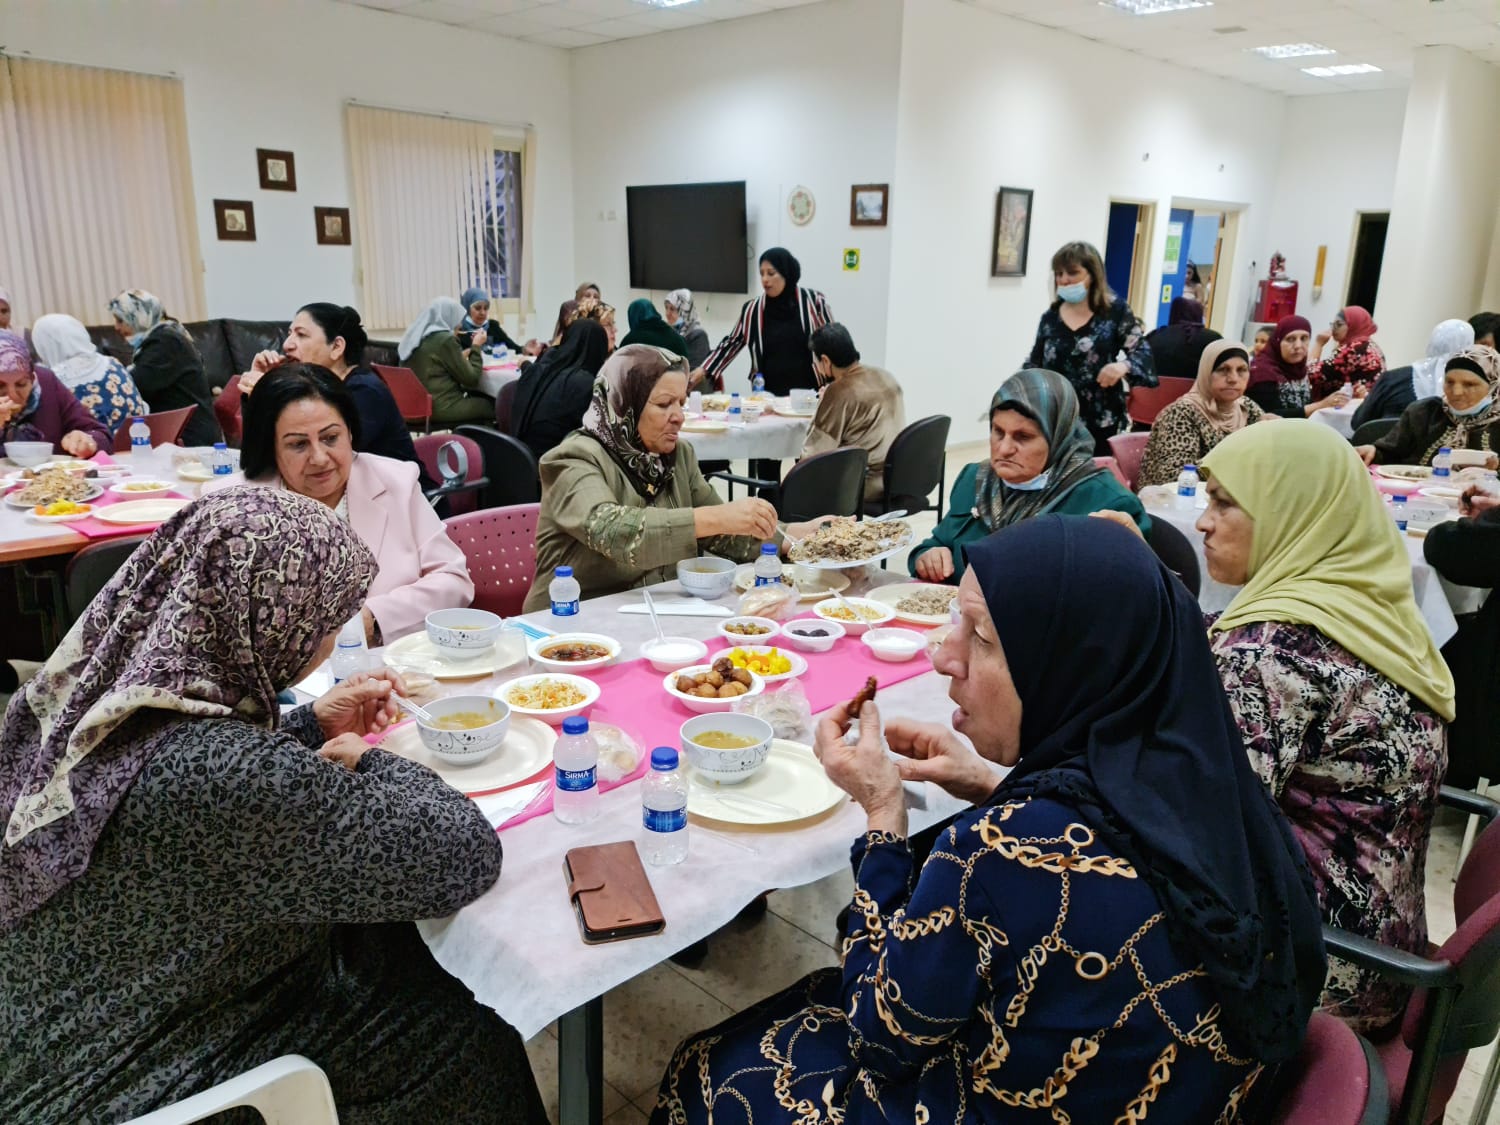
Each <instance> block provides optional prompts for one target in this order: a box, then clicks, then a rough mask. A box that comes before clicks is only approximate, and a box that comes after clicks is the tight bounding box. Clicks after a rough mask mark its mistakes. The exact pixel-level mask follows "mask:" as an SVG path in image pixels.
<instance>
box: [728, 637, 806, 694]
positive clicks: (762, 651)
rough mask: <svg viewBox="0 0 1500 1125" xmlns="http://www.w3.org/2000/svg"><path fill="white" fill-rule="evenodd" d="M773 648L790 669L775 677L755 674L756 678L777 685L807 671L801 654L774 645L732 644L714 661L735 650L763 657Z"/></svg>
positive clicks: (782, 646) (762, 673) (761, 673)
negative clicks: (782, 657) (784, 658)
mask: <svg viewBox="0 0 1500 1125" xmlns="http://www.w3.org/2000/svg"><path fill="white" fill-rule="evenodd" d="M773 648H774V649H775V650H776V651H777V653H778V654H779V655H781V656H784V657H786V659H787V663H789V664H790V665H791V668H790V669H788V670H787V671H785V672H778V673H776V674H775V675H772V676H768V675H767V674H766V673H764V672H756V673H755V674H756V675H757V676H759V677H760V678H761V679H762V680H764V681H765V682H766V683H768V684H779V683H781V682H782V681H783V680H795V679H796V678H797V677H798V676H801V675H803V674H804V673H805V672H806V671H807V661H806V660H805V659H803V657H802V656H801V654H799V653H797V652H794V651H792V650H791V649H789V648H787V647H786V646H785V645H775V644H770V645H733V644H732V645H730V646H729V647H728V648H726V649H724V651H723V652H720V653H716V654H715V656H714V659H715V660H717V659H718V658H719V657H720V656H728V655H729V654H730V653H731V652H733V651H734V650H735V649H741V650H743V651H744V652H746V653H752V654H754V655H756V656H764V655H766V654H767V653H769V652H770V651H771V650H772V649H773Z"/></svg>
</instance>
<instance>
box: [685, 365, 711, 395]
mask: <svg viewBox="0 0 1500 1125" xmlns="http://www.w3.org/2000/svg"><path fill="white" fill-rule="evenodd" d="M706 378H708V372H706V371H704V370H703V368H701V367H697V368H694V369H693V370H692V371H689V372H688V390H692V389H693V388H695V387H698V386H701V385H702V383H703V380H704V379H706Z"/></svg>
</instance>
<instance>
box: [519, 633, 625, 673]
mask: <svg viewBox="0 0 1500 1125" xmlns="http://www.w3.org/2000/svg"><path fill="white" fill-rule="evenodd" d="M526 651H527V655H529V656H530V657H531V659H532V660H534V661H536V662H537V663H538V664H540V665H541V666H542V667H543V668H552V669H555V670H556V671H559V672H581V671H586V670H587V669H589V668H603V667H604V666H605V665H606V664H608V663H609V662H610V661H612V660H614V659H615V657H617V656H619V655H620V642H619V641H617V640H615V639H614V638H613V637H606V636H605V635H604V634H603V633H557V634H554V635H553V636H550V637H542V638H541V639H539V640H535V641H532V642H531V644H530V645H529V646H528V647H527V650H526Z"/></svg>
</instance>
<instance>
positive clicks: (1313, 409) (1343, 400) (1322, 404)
mask: <svg viewBox="0 0 1500 1125" xmlns="http://www.w3.org/2000/svg"><path fill="white" fill-rule="evenodd" d="M1348 403H1349V396H1348V395H1346V394H1345V393H1344V392H1343V391H1334V392H1333V394H1331V395H1329V396H1328V397H1327V398H1320V399H1318V400H1317V401H1316V402H1310V403H1308V404H1307V405H1306V406H1305V407H1303V408H1302V413H1303V415H1304V416H1305V417H1308V418H1311V417H1312V416H1313V415H1314V414H1316V413H1317V412H1318V411H1320V410H1337V409H1338V408H1339V407H1341V406H1347V405H1348Z"/></svg>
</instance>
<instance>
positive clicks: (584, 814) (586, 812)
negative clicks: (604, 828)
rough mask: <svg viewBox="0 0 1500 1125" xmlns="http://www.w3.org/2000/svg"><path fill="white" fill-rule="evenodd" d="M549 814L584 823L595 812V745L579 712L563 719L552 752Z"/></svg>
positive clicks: (568, 820)
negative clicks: (551, 785)
mask: <svg viewBox="0 0 1500 1125" xmlns="http://www.w3.org/2000/svg"><path fill="white" fill-rule="evenodd" d="M552 765H553V779H554V784H553V788H552V813H553V815H554V816H556V817H557V819H558V820H560V821H562V823H564V824H587V823H588V822H589V821H591V820H593V819H594V818H595V817H596V816H598V815H599V744H598V743H596V742H595V741H594V736H593V735H591V734H590V733H589V721H588V720H587V719H585V718H584V717H583V716H582V715H574V716H573V717H572V718H571V719H564V720H563V732H562V735H561V736H560V737H559V738H558V740H557V745H556V747H554V748H553V751H552Z"/></svg>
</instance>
